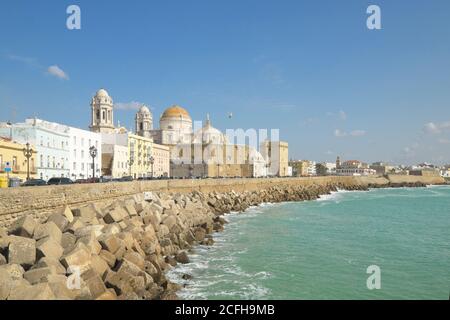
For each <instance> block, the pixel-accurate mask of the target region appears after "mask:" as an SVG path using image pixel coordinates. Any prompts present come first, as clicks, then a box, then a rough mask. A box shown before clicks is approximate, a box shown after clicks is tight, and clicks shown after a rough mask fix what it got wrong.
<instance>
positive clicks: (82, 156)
mask: <svg viewBox="0 0 450 320" xmlns="http://www.w3.org/2000/svg"><path fill="white" fill-rule="evenodd" d="M81 158H82V159H84V150H81Z"/></svg>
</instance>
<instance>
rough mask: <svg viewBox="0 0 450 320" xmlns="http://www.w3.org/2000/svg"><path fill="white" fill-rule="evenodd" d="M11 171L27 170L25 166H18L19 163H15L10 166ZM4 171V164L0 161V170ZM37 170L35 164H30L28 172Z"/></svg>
mask: <svg viewBox="0 0 450 320" xmlns="http://www.w3.org/2000/svg"><path fill="white" fill-rule="evenodd" d="M10 168H11V171H12V172H13V173H19V172H27V166H26V165H24V166H19V165H15V166H10ZM5 171H6V164H5V163H2V164H1V165H0V172H5ZM36 172H37V168H36V167H35V166H30V173H36Z"/></svg>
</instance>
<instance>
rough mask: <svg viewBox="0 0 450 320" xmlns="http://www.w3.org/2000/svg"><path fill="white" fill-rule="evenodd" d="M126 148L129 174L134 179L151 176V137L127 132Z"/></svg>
mask: <svg viewBox="0 0 450 320" xmlns="http://www.w3.org/2000/svg"><path fill="white" fill-rule="evenodd" d="M128 150H129V152H128V157H129V158H128V159H129V160H128V162H129V169H130V176H132V177H133V178H135V179H137V178H143V177H151V176H152V164H151V157H152V150H153V139H152V138H146V137H141V136H138V135H136V134H132V133H128ZM153 167H154V165H153Z"/></svg>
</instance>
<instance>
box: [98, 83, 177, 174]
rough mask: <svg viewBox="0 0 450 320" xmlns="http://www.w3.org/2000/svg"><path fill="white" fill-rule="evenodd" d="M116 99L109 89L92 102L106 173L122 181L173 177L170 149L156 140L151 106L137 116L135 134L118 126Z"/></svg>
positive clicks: (103, 167) (142, 107)
mask: <svg viewBox="0 0 450 320" xmlns="http://www.w3.org/2000/svg"><path fill="white" fill-rule="evenodd" d="M113 106H114V103H113V99H112V98H111V96H110V95H109V93H108V92H107V91H106V90H105V89H100V90H98V91H97V93H96V94H95V96H94V97H93V98H92V99H91V125H90V129H91V131H94V132H99V133H100V134H101V136H102V144H103V145H102V150H103V155H102V159H103V161H102V173H103V175H104V176H109V177H112V178H121V177H124V176H131V177H133V178H134V179H138V178H159V177H169V175H170V172H169V158H170V157H169V147H167V146H163V145H158V144H156V143H155V142H154V141H153V137H152V135H151V131H152V129H153V118H152V114H151V112H150V110H149V108H148V107H146V106H141V107H140V109H139V111H138V112H137V113H136V117H135V131H134V132H130V131H128V130H127V129H126V128H124V127H120V126H119V127H115V126H114V110H113Z"/></svg>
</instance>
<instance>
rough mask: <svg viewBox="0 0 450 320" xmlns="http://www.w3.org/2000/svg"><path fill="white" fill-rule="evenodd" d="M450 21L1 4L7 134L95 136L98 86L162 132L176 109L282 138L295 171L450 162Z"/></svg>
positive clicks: (436, 1)
mask: <svg viewBox="0 0 450 320" xmlns="http://www.w3.org/2000/svg"><path fill="white" fill-rule="evenodd" d="M70 4H77V5H79V6H80V8H81V13H82V17H81V18H82V29H81V30H74V31H70V30H68V29H67V28H66V18H67V16H68V15H67V14H66V8H67V6H69V5H70ZM370 4H377V5H379V6H380V8H381V14H382V30H368V29H367V27H366V19H367V17H368V15H367V14H366V9H367V7H368V6H369V5H370ZM449 18H450V2H449V1H446V0H432V1H406V0H398V1H375V0H373V1H364V0H348V1H331V0H329V1H312V0H311V1H300V0H295V1H286V0H282V1H272V0H265V1H261V0H259V1H257V0H240V1H238V0H229V1H224V0H222V1H218V0H184V1H181V0H173V1H144V0H141V1H138V0H135V1H133V0H129V1H118V0H114V1H105V0H89V1H75V0H72V1H62V0H58V1H51V0H46V1H39V2H37V1H30V0H29V1H21V0H15V1H2V2H1V4H0V111H1V113H0V121H6V120H11V119H13V120H15V121H22V120H23V119H24V118H26V117H30V116H37V117H40V118H43V119H46V120H50V121H57V122H61V123H66V124H69V125H73V126H77V127H81V128H87V126H88V125H89V122H90V106H89V102H90V98H91V96H92V95H93V94H94V93H95V91H96V90H97V89H99V88H101V87H104V88H106V89H107V90H108V91H109V93H110V94H111V96H112V97H113V99H114V100H115V102H116V103H121V104H122V106H129V105H131V104H130V103H131V102H142V103H145V104H147V105H149V106H151V108H152V110H153V113H154V118H155V119H158V118H159V115H160V114H161V112H162V111H163V110H164V109H165V108H166V107H168V106H170V105H172V104H180V105H182V106H184V107H185V108H186V109H188V111H189V112H190V113H191V116H192V117H193V119H195V120H202V119H204V118H205V115H206V113H207V112H209V113H210V115H211V119H212V121H213V125H214V126H216V127H218V128H219V129H221V130H225V129H227V128H245V129H247V128H258V129H259V128H267V129H271V128H279V129H280V135H281V139H283V140H287V141H288V142H289V144H290V156H291V157H292V158H301V159H314V160H317V161H325V160H328V161H334V160H335V158H336V156H337V155H340V156H341V157H342V158H343V159H349V158H352V159H353V158H357V159H361V160H365V161H370V162H372V161H379V160H383V161H391V162H395V163H416V162H420V161H430V162H435V163H450V103H449V98H450V93H449V92H450V41H449V39H450V24H449V21H450V19H449ZM51 66H53V69H52V70H50V71H52V72H49V69H48V68H49V67H51ZM134 112H135V111H134V110H132V109H131V110H123V109H120V110H116V111H115V119H116V120H120V122H121V124H122V125H125V126H126V127H128V128H130V127H132V126H133V118H134ZM229 112H233V118H232V119H229V118H228V117H227V114H228V113H229Z"/></svg>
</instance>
